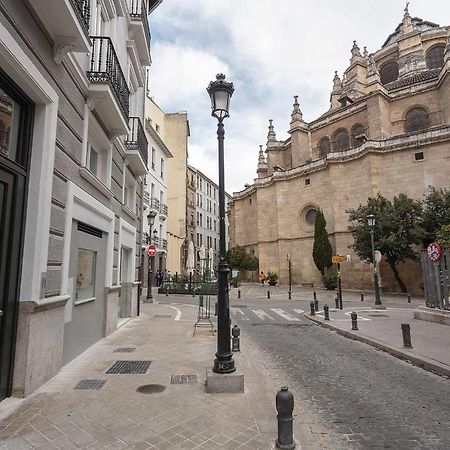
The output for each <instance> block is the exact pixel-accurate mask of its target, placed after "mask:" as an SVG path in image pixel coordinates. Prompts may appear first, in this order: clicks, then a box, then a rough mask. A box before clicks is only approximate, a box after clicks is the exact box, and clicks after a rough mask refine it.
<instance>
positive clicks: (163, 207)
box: [159, 203, 168, 216]
mask: <svg viewBox="0 0 450 450" xmlns="http://www.w3.org/2000/svg"><path fill="white" fill-rule="evenodd" d="M167 211H168V208H167V205H163V204H162V203H160V204H159V213H160V214H164V215H165V216H167Z"/></svg>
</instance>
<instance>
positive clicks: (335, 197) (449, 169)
mask: <svg viewBox="0 0 450 450" xmlns="http://www.w3.org/2000/svg"><path fill="white" fill-rule="evenodd" d="M351 55H352V56H351V60H350V66H349V68H348V69H347V70H346V71H345V73H344V77H343V79H342V81H341V79H340V77H339V76H338V74H337V73H336V74H335V77H334V80H333V90H332V92H331V95H330V110H329V111H327V112H326V113H325V114H323V115H322V116H320V117H319V118H318V119H316V120H314V121H312V122H310V123H306V122H304V121H303V116H302V112H301V110H300V105H299V102H298V98H297V96H296V97H295V101H294V108H293V111H292V115H291V123H290V130H289V134H290V137H289V138H288V139H286V140H282V141H280V140H277V137H276V134H275V129H274V125H273V123H272V121H270V122H269V132H268V136H267V144H266V148H265V152H264V151H263V148H262V147H261V148H260V152H259V158H258V166H257V174H258V178H257V179H255V181H254V184H253V185H251V186H249V187H246V189H244V190H243V191H241V192H236V193H234V196H233V202H232V204H231V212H230V234H231V236H230V238H231V245H232V246H235V245H240V246H243V247H245V248H246V249H247V251H251V252H254V253H255V254H256V255H258V256H259V261H260V270H264V271H265V272H267V271H269V270H271V271H276V272H277V273H278V274H279V275H280V281H281V282H282V283H286V282H287V279H288V264H287V261H286V255H287V253H290V254H291V255H292V270H293V282H294V283H314V285H315V286H319V285H321V277H320V273H319V271H318V270H317V269H316V267H315V265H314V262H313V259H312V246H313V234H314V211H315V210H316V209H317V208H320V209H322V210H323V212H324V215H325V218H326V221H327V231H328V233H329V236H330V240H331V243H332V246H333V250H334V253H335V254H344V255H347V254H350V255H351V256H352V260H351V262H346V263H344V264H342V265H341V266H342V271H341V272H342V280H343V287H344V288H349V289H366V288H369V289H370V288H371V286H372V274H371V270H370V267H369V265H368V264H366V263H364V262H362V261H360V260H359V258H358V257H357V256H356V255H355V254H354V253H353V251H352V250H350V249H349V246H350V245H351V244H352V237H351V235H350V234H349V232H348V216H347V214H346V210H347V209H349V208H355V207H357V206H358V205H360V204H365V203H366V202H367V198H368V197H369V196H376V194H377V193H380V194H382V195H384V196H386V197H387V198H390V199H392V198H393V197H394V196H395V195H398V194H400V193H405V194H407V195H408V196H410V197H412V198H416V199H421V198H422V196H423V194H424V193H425V192H426V190H427V187H428V186H429V185H432V186H436V187H448V186H449V184H450V182H449V173H450V159H449V155H450V106H449V105H450V37H449V28H448V27H440V26H438V25H436V24H432V23H429V22H426V21H423V20H421V19H418V18H411V16H410V15H409V12H408V9H407V8H406V10H405V15H404V18H403V21H402V23H401V24H400V25H399V26H398V27H397V29H396V30H395V32H394V33H393V34H392V35H391V36H389V38H388V39H387V40H386V42H385V44H384V46H383V47H382V48H381V49H380V50H378V51H377V52H376V53H374V54H371V55H368V53H367V51H366V50H365V49H364V52H363V53H361V51H360V49H359V47H358V46H357V44H356V42H354V44H353V48H352V52H351ZM264 153H265V154H264ZM419 270H420V268H419V266H418V264H413V263H411V262H408V263H405V264H401V265H400V267H399V272H400V274H401V276H402V278H403V279H404V280H405V282H406V284H407V286H408V290H409V291H410V292H415V293H422V290H421V278H420V276H419ZM380 271H381V282H382V287H383V289H384V290H387V291H397V290H399V287H398V285H397V284H396V282H395V280H394V277H393V274H392V272H391V270H390V269H389V268H388V266H387V265H386V264H385V263H384V262H383V261H382V262H381V264H380Z"/></svg>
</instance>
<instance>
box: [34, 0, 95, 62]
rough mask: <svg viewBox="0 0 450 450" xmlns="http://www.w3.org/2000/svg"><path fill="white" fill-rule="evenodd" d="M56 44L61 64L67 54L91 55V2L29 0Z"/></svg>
mask: <svg viewBox="0 0 450 450" xmlns="http://www.w3.org/2000/svg"><path fill="white" fill-rule="evenodd" d="M29 2H30V5H31V6H32V8H33V9H34V11H35V12H36V14H37V15H38V17H39V19H40V21H41V22H42V24H43V25H44V27H45V29H46V30H47V32H48V34H49V35H50V36H51V38H52V40H53V42H54V48H53V51H54V56H55V60H56V61H57V62H61V61H62V58H63V57H64V56H65V55H66V53H67V52H69V51H72V52H81V53H89V50H90V48H91V42H90V40H89V18H90V0H58V1H57V2H55V0H29Z"/></svg>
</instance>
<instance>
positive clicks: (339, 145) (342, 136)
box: [333, 128, 350, 152]
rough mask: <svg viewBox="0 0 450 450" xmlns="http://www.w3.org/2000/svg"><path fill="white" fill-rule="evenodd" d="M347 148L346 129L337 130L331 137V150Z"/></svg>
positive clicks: (345, 149) (339, 150)
mask: <svg viewBox="0 0 450 450" xmlns="http://www.w3.org/2000/svg"><path fill="white" fill-rule="evenodd" d="M349 148H350V140H349V137H348V131H347V130H346V129H345V128H341V129H339V130H337V131H336V133H335V134H334V137H333V151H334V152H345V151H347V150H348V149H349Z"/></svg>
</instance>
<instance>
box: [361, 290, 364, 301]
mask: <svg viewBox="0 0 450 450" xmlns="http://www.w3.org/2000/svg"><path fill="white" fill-rule="evenodd" d="M361 301H362V302H363V301H364V294H363V293H362V292H361Z"/></svg>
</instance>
